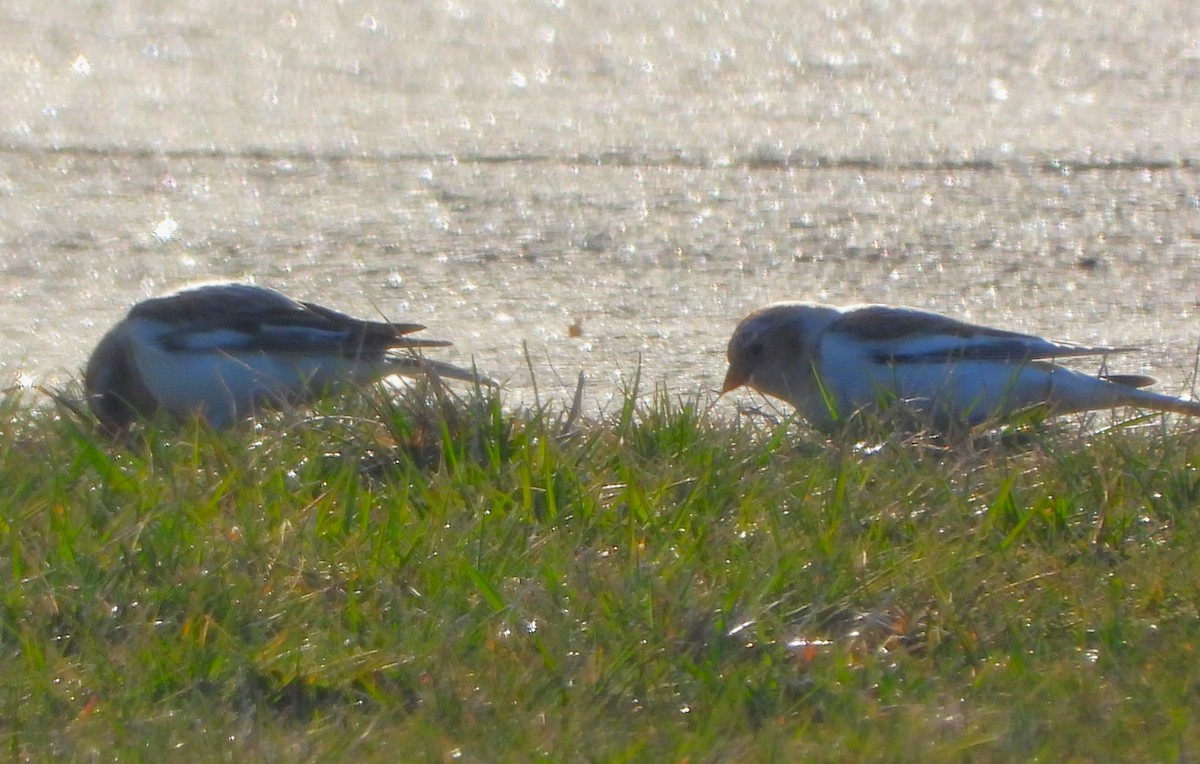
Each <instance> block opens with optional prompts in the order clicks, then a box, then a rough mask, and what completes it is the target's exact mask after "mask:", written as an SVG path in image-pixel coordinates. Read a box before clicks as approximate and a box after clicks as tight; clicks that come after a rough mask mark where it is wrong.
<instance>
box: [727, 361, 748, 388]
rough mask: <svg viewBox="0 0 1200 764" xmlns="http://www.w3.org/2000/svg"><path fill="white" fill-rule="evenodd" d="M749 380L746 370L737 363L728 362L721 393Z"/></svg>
mask: <svg viewBox="0 0 1200 764" xmlns="http://www.w3.org/2000/svg"><path fill="white" fill-rule="evenodd" d="M749 381H750V375H749V374H747V373H746V370H745V369H743V368H742V367H741V366H738V365H737V364H732V363H731V364H729V371H727V372H725V382H724V383H723V384H722V385H721V395H724V394H725V393H727V392H729V391H730V390H736V389H738V388H739V387H741V386H742V385H744V384H746V383H748V382H749Z"/></svg>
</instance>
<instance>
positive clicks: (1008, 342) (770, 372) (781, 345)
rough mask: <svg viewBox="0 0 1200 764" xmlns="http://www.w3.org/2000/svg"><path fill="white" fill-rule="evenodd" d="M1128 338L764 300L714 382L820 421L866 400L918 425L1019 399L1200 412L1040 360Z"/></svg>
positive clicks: (1065, 410) (954, 422)
mask: <svg viewBox="0 0 1200 764" xmlns="http://www.w3.org/2000/svg"><path fill="white" fill-rule="evenodd" d="M1128 350H1132V348H1107V347H1088V346H1084V345H1076V344H1073V343H1068V342H1055V341H1051V340H1046V339H1042V338H1041V337H1034V336H1031V335H1028V334H1018V333H1016V332H1008V331H1003V330H1000V329H991V328H988V327H986V326H975V325H973V324H968V323H965V322H962V321H958V320H956V319H953V318H950V317H948V316H943V315H939V314H937V313H929V312H926V311H922V310H916V309H913V308H895V307H889V306H886V305H862V306H852V307H847V308H837V307H833V306H830V305H819V304H814V303H803V302H786V303H777V304H775V305H770V306H768V307H766V308H763V309H761V310H758V311H755V312H754V313H751V314H750V315H748V316H746V317H745V318H744V319H742V321H741V323H739V324H738V326H737V329H736V330H735V331H734V333H733V338H732V339H730V341H729V348H728V358H729V371H728V372H727V373H726V375H725V384H724V385H723V386H722V389H721V393H722V394H724V393H727V392H729V391H730V390H733V389H735V388H738V387H741V386H742V385H749V386H750V387H753V388H754V389H755V390H758V391H759V392H760V393H763V394H765V395H770V396H773V397H776V398H782V399H783V400H785V401H787V402H788V403H790V404H792V405H793V406H795V407H796V409H797V410H798V411H799V412H800V414H801V415H802V416H803V417H804V418H805V419H807V420H808V421H809V422H810V423H812V424H813V425H814V426H816V427H818V428H820V429H823V430H826V431H829V430H833V429H835V428H836V427H837V426H838V424H839V423H842V422H844V421H846V420H847V418H848V417H850V416H852V415H853V414H855V413H856V412H858V411H860V410H863V409H875V408H876V407H886V405H887V404H889V403H895V402H900V403H902V404H904V407H905V410H906V411H909V412H912V413H915V414H916V415H918V416H919V417H920V419H921V423H922V425H923V426H932V427H933V428H935V429H939V430H943V431H953V430H955V429H961V428H963V427H966V428H971V427H975V426H977V425H980V424H983V423H985V422H995V421H998V420H1002V419H1003V418H1004V417H1005V416H1008V415H1011V414H1013V413H1016V412H1019V411H1022V410H1026V409H1035V410H1036V409H1040V410H1043V411H1045V412H1046V413H1048V414H1069V413H1072V412H1078V411H1088V410H1091V409H1106V408H1116V407H1119V406H1135V407H1139V408H1145V409H1154V410H1156V411H1170V412H1174V413H1177V414H1186V415H1189V416H1200V402H1197V401H1189V400H1184V399H1181V398H1173V397H1171V396H1169V395H1163V394H1160V393H1154V392H1150V391H1148V390H1142V389H1139V388H1142V387H1145V386H1147V385H1150V384H1153V383H1154V379H1153V378H1151V377H1144V376H1140V375H1108V376H1098V377H1097V376H1091V375H1089V374H1083V373H1080V372H1077V371H1072V370H1070V369H1067V368H1065V367H1063V366H1059V365H1057V364H1054V363H1052V362H1051V361H1049V360H1047V359H1054V358H1065V357H1068V356H1086V355H1100V356H1104V355H1107V354H1109V353H1117V352H1123V351H1128Z"/></svg>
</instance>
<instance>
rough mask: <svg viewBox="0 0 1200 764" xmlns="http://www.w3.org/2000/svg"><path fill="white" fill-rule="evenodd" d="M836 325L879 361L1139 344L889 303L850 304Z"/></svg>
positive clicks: (1019, 357) (1016, 355)
mask: <svg viewBox="0 0 1200 764" xmlns="http://www.w3.org/2000/svg"><path fill="white" fill-rule="evenodd" d="M830 331H831V332H837V333H840V334H844V335H846V336H848V337H852V338H854V339H856V340H859V341H861V342H864V343H867V344H870V345H873V346H874V347H875V352H874V353H873V356H872V358H873V360H874V361H876V362H877V363H938V362H947V361H967V360H970V361H1004V362H1024V361H1033V360H1039V359H1046V358H1066V357H1070V356H1086V355H1105V354H1109V353H1119V352H1125V351H1129V350H1133V348H1125V347H1121V348H1108V347H1092V346H1087V345H1077V344H1074V343H1070V342H1057V341H1052V340H1047V339H1043V338H1041V337H1035V336H1033V335H1031V334H1021V333H1019V332H1010V331H1006V330H1003V329H993V328H991V327H988V326H979V325H977V324H969V323H967V322H965V321H959V320H957V319H954V318H950V317H949V316H943V315H940V314H938V313H929V312H927V311H923V310H916V309H914V308H893V307H888V306H886V305H869V306H866V307H862V308H856V309H854V310H850V311H848V312H847V313H845V314H844V315H843V316H842V318H840V319H838V321H837V322H835V323H834V325H833V326H832V327H831V328H830Z"/></svg>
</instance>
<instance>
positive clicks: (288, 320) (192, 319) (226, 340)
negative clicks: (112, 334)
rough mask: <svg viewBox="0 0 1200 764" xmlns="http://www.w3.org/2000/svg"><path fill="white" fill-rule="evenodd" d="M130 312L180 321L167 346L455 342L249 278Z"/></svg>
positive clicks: (352, 349) (368, 347)
mask: <svg viewBox="0 0 1200 764" xmlns="http://www.w3.org/2000/svg"><path fill="white" fill-rule="evenodd" d="M130 316H131V317H139V318H146V319H150V320H154V321H158V322H160V323H165V324H173V325H175V326H177V327H178V329H177V330H175V331H172V332H167V333H166V334H164V335H163V336H162V337H161V338H160V341H161V342H162V345H163V347H164V348H166V349H167V350H174V351H179V350H189V349H191V350H195V349H207V350H221V351H225V352H234V351H238V352H275V353H303V352H308V353H311V352H332V353H340V354H343V355H347V356H361V355H369V354H373V353H382V352H385V351H387V350H390V349H392V348H418V347H443V346H446V345H449V344H451V343H450V342H447V341H445V340H419V339H413V338H410V337H406V336H404V335H406V334H410V333H412V332H416V331H420V330H421V329H424V328H425V327H424V326H422V325H421V324H408V323H396V324H393V323H389V322H386V321H363V320H360V319H357V318H354V317H352V316H348V315H346V314H345V313H340V312H338V311H336V310H332V309H330V308H325V307H322V306H320V305H316V304H313V303H305V302H298V301H296V300H293V299H292V298H290V297H288V296H286V295H284V294H282V293H280V292H276V291H275V290H273V289H267V288H265V287H259V286H254V285H251V284H215V285H206V286H201V287H195V288H192V289H185V290H183V291H181V292H177V293H175V294H172V295H167V296H165V297H159V298H155V299H152V300H146V301H145V302H142V303H139V304H138V305H136V306H134V308H133V309H132V310H131V311H130Z"/></svg>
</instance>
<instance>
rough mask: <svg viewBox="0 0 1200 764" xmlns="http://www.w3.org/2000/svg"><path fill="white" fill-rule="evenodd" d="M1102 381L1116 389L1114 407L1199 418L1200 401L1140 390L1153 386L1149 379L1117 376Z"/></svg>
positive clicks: (1134, 376) (1151, 380)
mask: <svg viewBox="0 0 1200 764" xmlns="http://www.w3.org/2000/svg"><path fill="white" fill-rule="evenodd" d="M1104 379H1106V380H1107V381H1108V382H1109V383H1110V384H1112V385H1114V386H1115V387H1116V388H1117V389H1116V390H1115V391H1114V392H1115V393H1116V396H1115V397H1116V398H1117V402H1116V403H1115V404H1114V405H1118V406H1133V407H1135V408H1143V409H1152V410H1154V411H1166V412H1169V413H1172V414H1182V415H1184V416H1200V401H1194V400H1187V399H1185V398H1176V397H1174V396H1172V395H1164V394H1163V393H1156V392H1154V391H1153V390H1142V389H1140V388H1142V387H1145V386H1146V385H1147V384H1153V382H1154V380H1153V379H1152V378H1150V377H1141V376H1136V375H1130V377H1129V378H1128V379H1126V378H1125V376H1124V375H1118V376H1110V377H1105V378H1104ZM1147 380H1149V381H1147Z"/></svg>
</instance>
